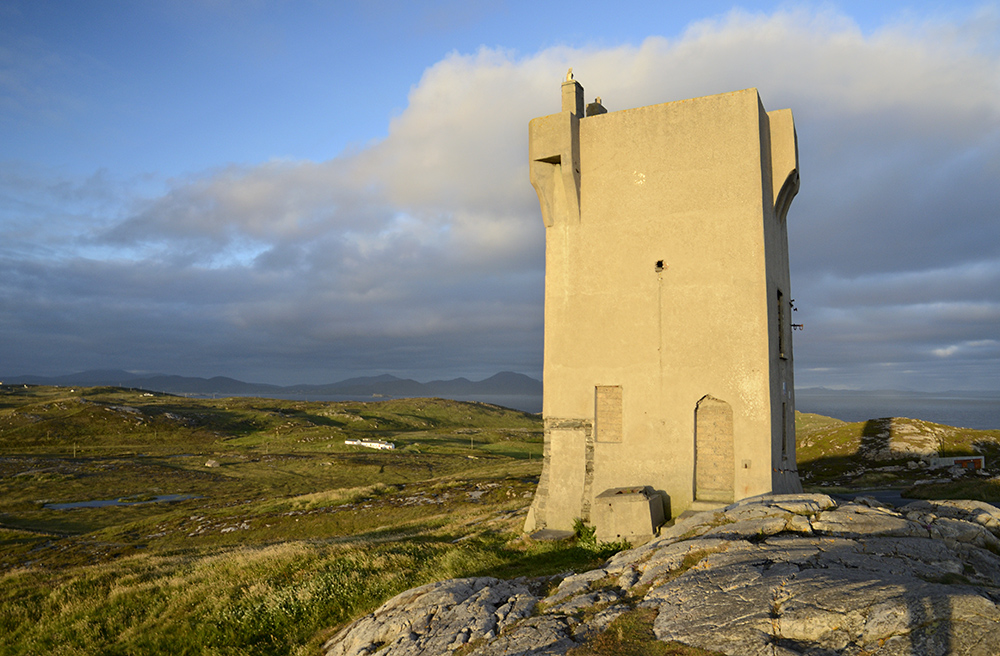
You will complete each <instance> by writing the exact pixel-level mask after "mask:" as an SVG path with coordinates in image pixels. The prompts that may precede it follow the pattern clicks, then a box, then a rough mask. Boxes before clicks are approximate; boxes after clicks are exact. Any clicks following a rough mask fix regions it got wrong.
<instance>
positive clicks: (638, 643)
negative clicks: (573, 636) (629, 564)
mask: <svg viewBox="0 0 1000 656" xmlns="http://www.w3.org/2000/svg"><path fill="white" fill-rule="evenodd" d="M656 614H657V611H656V609H655V608H635V609H632V610H629V611H626V612H624V613H622V614H621V615H619V616H618V617H616V618H615V620H614V621H613V622H612V623H611V624H610V625H609V626H608V628H607V629H605V630H604V631H602V632H601V633H598V634H596V635H593V636H591V637H590V638H588V639H587V641H586V643H585V644H583V645H581V646H579V647H574V648H573V649H570V650H569V652H567V656H720V653H719V652H715V651H708V650H705V649H700V648H698V647H692V646H690V645H685V644H681V643H679V642H661V641H659V640H657V639H656V635H655V634H654V633H653V622H654V621H655V620H656Z"/></svg>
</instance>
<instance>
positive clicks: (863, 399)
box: [795, 388, 1000, 429]
mask: <svg viewBox="0 0 1000 656" xmlns="http://www.w3.org/2000/svg"><path fill="white" fill-rule="evenodd" d="M795 409H796V410H798V411H799V412H813V413H816V414H819V415H825V416H827V417H834V418H836V419H841V420H843V421H866V420H868V419H879V418H882V417H908V418H910V419H922V420H924V421H931V422H934V423H936V424H945V425H948V426H956V427H959V428H978V429H1000V392H948V393H944V394H931V393H921V392H897V391H877V392H872V391H855V390H827V389H819V388H806V389H796V390H795Z"/></svg>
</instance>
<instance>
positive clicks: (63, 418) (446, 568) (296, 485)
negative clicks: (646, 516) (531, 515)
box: [0, 386, 603, 655]
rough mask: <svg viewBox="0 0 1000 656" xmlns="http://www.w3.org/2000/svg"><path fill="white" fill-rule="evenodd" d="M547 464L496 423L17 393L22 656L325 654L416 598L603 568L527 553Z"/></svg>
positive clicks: (9, 515) (498, 416) (116, 393)
mask: <svg viewBox="0 0 1000 656" xmlns="http://www.w3.org/2000/svg"><path fill="white" fill-rule="evenodd" d="M357 437H366V438H376V439H385V440H389V441H392V442H394V443H395V444H396V447H397V448H396V449H395V450H394V451H374V450H369V449H365V448H363V447H352V446H347V445H345V444H344V440H345V439H352V438H357ZM541 452H542V435H541V419H540V418H539V417H538V416H536V415H530V414H526V413H522V412H517V411H513V410H508V409H505V408H500V407H497V406H491V405H486V404H478V403H460V402H454V401H445V400H441V399H413V400H408V401H385V402H372V403H357V402H354V403H319V402H314V403H306V402H297V401H280V400H271V399H242V398H241V399H218V400H190V399H184V398H179V397H174V396H169V395H164V394H152V393H145V392H142V391H141V390H140V391H129V390H121V389H116V388H90V389H77V390H72V391H71V390H68V389H65V388H54V387H27V388H24V387H17V388H12V387H9V386H0V635H3V636H4V639H3V640H2V641H0V654H36V653H44V652H58V653H62V654H95V653H101V654H153V653H156V654H159V653H175V654H189V653H190V654H194V653H198V654H219V655H223V654H245V653H255V654H315V653H318V652H319V648H320V645H322V643H323V642H324V641H325V640H326V639H327V638H328V637H329V636H330V635H331V633H332V632H333V631H334V630H336V629H337V628H338V627H340V626H342V625H343V624H345V623H346V622H348V621H350V620H351V619H353V618H355V617H358V616H359V615H361V614H363V613H366V612H369V611H371V610H373V609H374V608H376V607H377V606H378V605H380V604H381V603H382V602H384V601H385V600H386V599H388V598H389V597H391V596H393V595H394V594H397V593H399V592H402V591H404V590H406V589H408V588H410V587H413V586H416V585H421V584H423V583H427V582H430V581H434V580H440V579H444V578H449V577H458V576H480V575H493V576H503V577H516V576H540V575H549V574H556V573H559V572H565V571H569V570H577V571H580V570H584V569H590V568H593V567H596V566H598V565H599V564H600V563H601V562H602V560H603V558H602V554H603V552H602V551H601V550H600V549H594V548H591V547H590V546H582V545H580V544H577V543H547V542H546V543H535V542H533V541H531V540H527V539H524V538H522V537H521V533H520V528H521V525H522V524H523V521H524V514H525V512H526V509H527V506H528V504H529V503H530V500H531V499H530V496H531V494H532V493H533V492H534V489H535V486H536V484H537V477H538V474H539V472H540V470H541ZM209 461H215V463H217V464H218V466H213V467H208V466H206V464H207V463H208V462H209ZM213 464H214V463H213ZM160 495H190V496H192V497H194V498H188V499H185V500H181V501H175V502H171V503H140V504H136V505H127V506H107V507H101V508H75V509H70V510H53V509H51V508H48V507H46V505H47V504H50V503H66V502H77V501H89V500H115V499H125V500H130V501H142V500H149V499H151V498H155V497H158V496H160Z"/></svg>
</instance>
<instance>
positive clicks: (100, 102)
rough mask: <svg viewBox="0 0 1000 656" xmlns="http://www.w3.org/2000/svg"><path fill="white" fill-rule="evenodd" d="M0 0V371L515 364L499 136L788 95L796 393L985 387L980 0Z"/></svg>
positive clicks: (505, 180) (991, 266) (991, 214)
mask: <svg viewBox="0 0 1000 656" xmlns="http://www.w3.org/2000/svg"><path fill="white" fill-rule="evenodd" d="M648 5H649V6H643V5H636V6H633V7H630V8H625V9H618V8H614V7H612V6H611V5H609V4H607V3H581V2H576V3H558V2H550V3H528V2H476V1H473V0H466V1H464V2H439V3H431V2H428V3H407V2H392V1H388V0H386V1H379V0H375V1H373V2H364V3H362V2H336V3H326V2H318V1H317V2H307V1H299V2H296V1H291V0H289V1H283V2H277V1H274V2H268V1H264V0H260V1H246V2H226V1H224V0H204V1H197V0H192V1H189V2H144V3H135V2H125V1H121V2H115V1H103V2H91V3H73V2H53V1H47V0H32V1H20V0H0V375H17V374H28V373H32V374H61V373H70V372H74V371H79V370H83V369H88V368H97V367H116V368H123V369H129V370H135V371H159V372H165V373H176V374H182V375H200V376H213V375H228V376H233V377H237V378H242V379H245V380H254V381H261V382H274V383H297V382H326V381H332V380H338V379H340V378H346V377H348V376H353V375H364V374H377V373H382V372H390V373H394V374H397V375H402V376H410V377H414V378H417V379H419V380H430V379H433V378H450V377H455V376H468V377H471V378H482V377H486V376H488V375H490V374H492V373H495V372H496V371H499V370H504V369H507V370H514V371H521V372H524V373H527V374H529V375H533V376H536V377H539V376H540V375H541V349H542V339H541V335H542V281H543V276H544V229H543V228H542V225H541V219H540V215H539V210H538V205H537V200H536V198H535V196H534V192H533V190H532V189H531V186H530V184H529V183H528V180H527V164H526V143H527V142H526V134H527V122H528V120H529V119H530V118H532V117H534V116H538V115H543V114H547V113H551V112H553V111H556V110H557V109H558V85H559V82H560V80H561V79H562V76H563V74H564V73H565V69H566V68H567V66H573V67H574V70H575V71H576V77H577V79H578V80H579V81H580V82H581V83H582V84H583V85H584V87H585V88H586V90H587V91H586V92H587V95H588V96H594V95H601V96H602V98H603V99H604V102H605V105H607V106H608V107H609V109H611V110H612V111H613V110H615V109H625V108H629V107H635V106H641V105H645V104H652V103H658V102H667V101H671V100H680V99H684V98H689V97H694V96H699V95H707V94H713V93H723V92H727V91H732V90H736V89H742V88H747V87H757V88H758V89H759V91H760V94H761V98H762V100H763V102H764V104H765V106H766V107H767V108H768V109H779V108H783V107H790V108H791V109H792V111H793V112H794V114H795V117H796V124H797V128H798V135H799V147H800V159H801V168H802V188H801V191H800V193H799V196H798V197H797V198H796V200H795V202H794V203H793V205H792V209H791V211H790V213H789V240H790V248H791V252H792V286H793V292H794V293H793V296H795V298H796V305H797V306H798V307H799V308H800V311H799V313H798V314H797V320H798V321H801V322H803V323H805V324H806V330H805V331H801V332H797V333H796V334H795V359H796V377H797V383H798V384H799V385H800V386H816V385H824V386H828V387H852V388H861V389H865V388H868V389H873V388H903V389H919V390H930V391H934V390H943V389H997V388H998V387H1000V330H998V328H997V326H1000V216H998V215H1000V191H998V188H1000V185H998V184H997V182H998V178H1000V39H998V36H1000V8H998V4H997V3H995V2H990V3H974V2H968V3H966V2H947V3H945V2H907V3H892V2H885V3H871V2H865V3H860V2H859V3H853V2H841V3H837V2H834V3H787V2H782V3H766V2H765V3H744V4H740V5H734V4H732V3H724V2H701V3H690V2H686V3H673V2H663V3H648Z"/></svg>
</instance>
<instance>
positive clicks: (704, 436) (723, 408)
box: [694, 396, 735, 503]
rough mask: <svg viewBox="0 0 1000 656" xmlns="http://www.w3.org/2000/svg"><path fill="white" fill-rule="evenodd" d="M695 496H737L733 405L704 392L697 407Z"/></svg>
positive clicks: (728, 498) (717, 498)
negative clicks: (734, 491)
mask: <svg viewBox="0 0 1000 656" xmlns="http://www.w3.org/2000/svg"><path fill="white" fill-rule="evenodd" d="M694 416H695V421H694V444H695V451H694V492H695V494H694V497H695V500H697V501H724V502H727V503H728V502H732V501H733V500H734V498H735V497H734V493H733V490H734V478H735V464H734V455H733V408H732V406H730V405H729V404H728V403H726V402H725V401H723V400H721V399H717V398H714V397H712V396H704V397H702V399H701V400H700V401H698V404H697V405H696V406H695V410H694Z"/></svg>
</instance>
